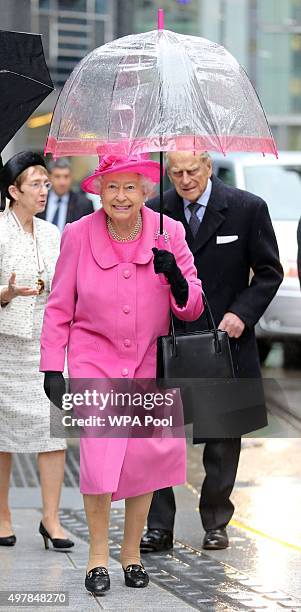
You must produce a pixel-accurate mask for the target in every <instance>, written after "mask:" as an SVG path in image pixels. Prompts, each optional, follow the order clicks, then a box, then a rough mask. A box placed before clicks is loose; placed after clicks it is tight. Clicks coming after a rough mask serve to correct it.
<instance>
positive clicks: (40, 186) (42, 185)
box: [23, 181, 52, 191]
mask: <svg viewBox="0 0 301 612" xmlns="http://www.w3.org/2000/svg"><path fill="white" fill-rule="evenodd" d="M23 185H27V187H30V189H33V190H34V191H41V189H47V191H49V190H50V189H51V187H52V184H51V183H50V182H49V181H47V182H46V183H41V182H40V181H35V182H34V183H23Z"/></svg>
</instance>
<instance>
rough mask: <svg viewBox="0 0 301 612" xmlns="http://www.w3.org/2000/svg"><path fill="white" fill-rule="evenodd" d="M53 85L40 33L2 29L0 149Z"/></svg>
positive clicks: (0, 38) (0, 36) (0, 32)
mask: <svg viewBox="0 0 301 612" xmlns="http://www.w3.org/2000/svg"><path fill="white" fill-rule="evenodd" d="M53 89H54V86H53V83H52V80H51V77H50V74H49V70H48V68H47V64H46V62H45V57H44V51H43V47H42V40H41V36H40V34H26V33H24V32H7V31H4V30H0V153H1V151H3V149H4V147H5V146H6V145H7V143H8V142H9V141H10V140H11V139H12V137H13V136H14V135H15V133H16V132H17V131H18V130H19V128H20V127H21V126H22V125H23V123H25V121H26V120H27V119H28V117H30V115H31V114H32V113H33V111H34V110H35V109H36V108H37V107H38V106H39V104H41V102H43V100H44V99H45V98H46V97H47V96H48V95H49V94H50V93H51V92H52V91H53ZM1 166H2V162H1V156H0V167H1Z"/></svg>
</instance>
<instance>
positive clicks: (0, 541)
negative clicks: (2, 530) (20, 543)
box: [0, 535, 17, 546]
mask: <svg viewBox="0 0 301 612" xmlns="http://www.w3.org/2000/svg"><path fill="white" fill-rule="evenodd" d="M16 541H17V538H16V536H15V535H9V536H5V537H3V536H2V537H1V538H0V546H14V545H15V543H16Z"/></svg>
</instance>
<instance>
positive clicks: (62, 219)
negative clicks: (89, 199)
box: [46, 189, 69, 233]
mask: <svg viewBox="0 0 301 612" xmlns="http://www.w3.org/2000/svg"><path fill="white" fill-rule="evenodd" d="M59 198H60V199H61V201H60V204H59V207H60V208H59V218H58V224H57V226H58V228H59V230H60V232H61V233H62V232H63V230H64V227H65V225H66V219H67V209H68V202H69V192H68V193H65V194H64V195H63V196H58V195H57V193H55V191H53V189H51V190H50V192H49V196H48V202H47V210H46V221H49V222H50V223H52V221H53V218H54V215H55V213H56V209H57V203H58V199H59Z"/></svg>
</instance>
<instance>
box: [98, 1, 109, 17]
mask: <svg viewBox="0 0 301 612" xmlns="http://www.w3.org/2000/svg"><path fill="white" fill-rule="evenodd" d="M107 12H108V1H107V0H95V13H103V14H106V13H107Z"/></svg>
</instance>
